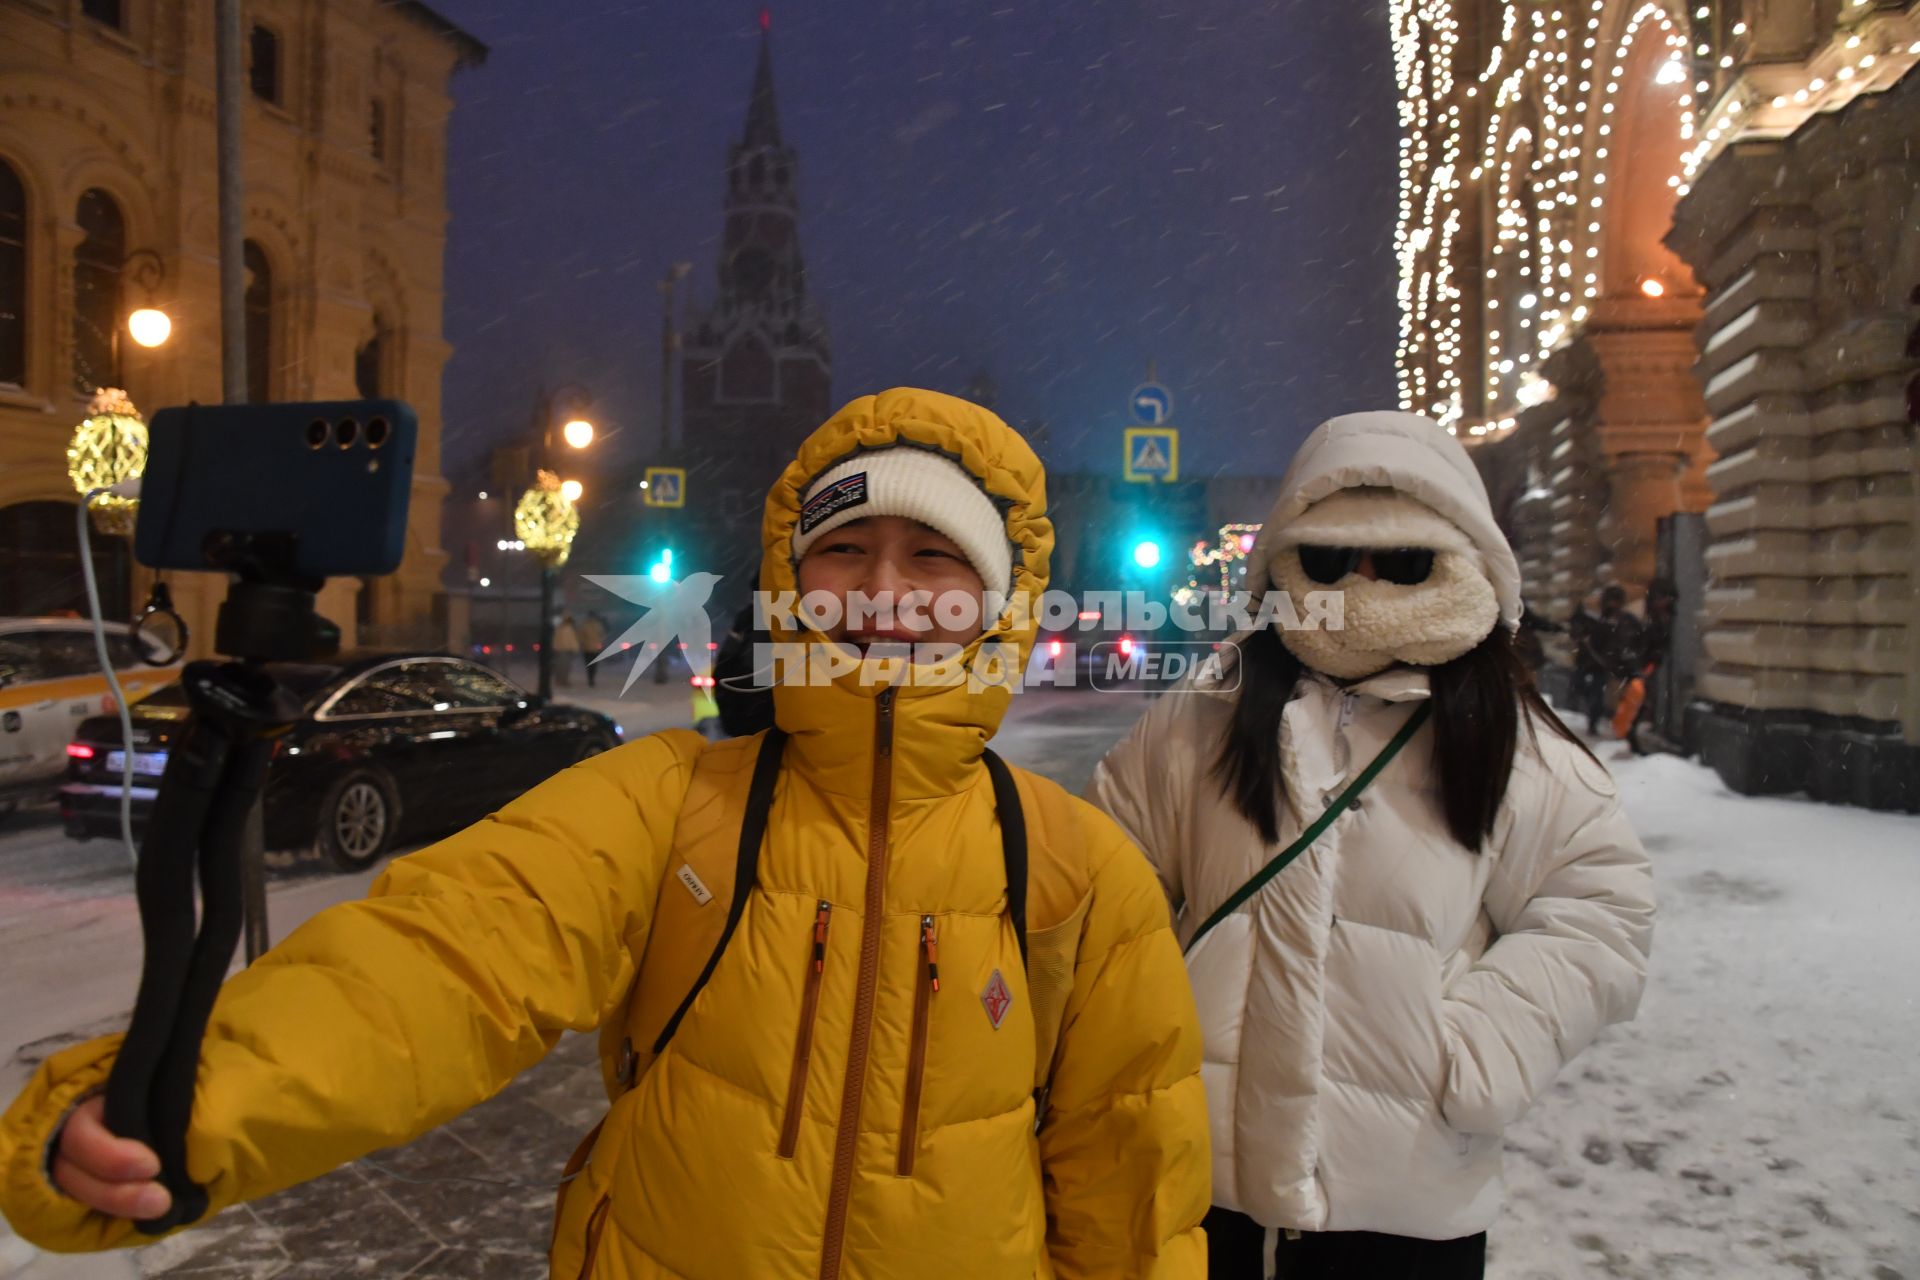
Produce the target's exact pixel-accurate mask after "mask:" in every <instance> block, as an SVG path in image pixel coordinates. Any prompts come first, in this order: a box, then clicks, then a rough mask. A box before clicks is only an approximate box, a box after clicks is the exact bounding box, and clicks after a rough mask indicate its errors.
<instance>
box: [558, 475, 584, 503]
mask: <svg viewBox="0 0 1920 1280" xmlns="http://www.w3.org/2000/svg"><path fill="white" fill-rule="evenodd" d="M585 492H586V490H585V489H583V488H582V487H581V485H580V482H579V481H578V480H563V481H561V482H560V496H561V497H563V498H565V499H566V500H567V501H568V502H578V501H580V495H581V494H582V493H585Z"/></svg>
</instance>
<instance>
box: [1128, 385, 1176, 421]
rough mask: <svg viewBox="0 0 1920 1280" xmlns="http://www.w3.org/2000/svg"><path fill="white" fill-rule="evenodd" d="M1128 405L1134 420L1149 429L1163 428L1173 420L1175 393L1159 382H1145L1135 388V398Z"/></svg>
mask: <svg viewBox="0 0 1920 1280" xmlns="http://www.w3.org/2000/svg"><path fill="white" fill-rule="evenodd" d="M1127 403H1128V408H1129V409H1131V410H1132V412H1133V420H1134V421H1135V422H1143V423H1145V424H1146V425H1147V426H1149V427H1163V426H1165V425H1166V424H1167V423H1168V422H1170V421H1172V419H1173V392H1171V391H1169V390H1167V389H1166V388H1165V387H1163V386H1161V385H1160V384H1159V383H1157V382H1143V383H1141V384H1140V385H1139V386H1137V387H1135V388H1134V389H1133V398H1132V399H1131V400H1129V401H1128V402H1127Z"/></svg>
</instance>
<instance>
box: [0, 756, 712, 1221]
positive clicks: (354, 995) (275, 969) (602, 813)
mask: <svg viewBox="0 0 1920 1280" xmlns="http://www.w3.org/2000/svg"><path fill="white" fill-rule="evenodd" d="M699 750H700V739H699V738H698V737H697V736H696V735H694V734H691V733H686V732H684V731H679V732H674V733H670V734H660V735H656V736H654V737H651V738H646V739H642V740H640V741H638V742H635V743H633V744H631V745H630V746H627V747H624V748H621V749H620V750H617V751H613V752H609V753H607V754H605V755H601V756H597V757H595V758H594V759H592V760H590V761H588V762H586V763H583V764H580V765H576V766H575V767H573V768H571V769H567V770H565V771H563V772H561V773H560V774H559V775H557V776H556V777H554V778H552V779H550V780H548V781H547V782H545V783H543V784H541V785H540V786H538V787H536V788H534V789H533V790H532V791H530V792H528V793H527V794H526V795H524V796H522V797H520V798H519V799H518V800H516V801H514V802H513V803H512V804H510V805H508V806H507V807H506V808H505V809H503V810H501V811H500V812H498V813H496V814H494V815H492V816H491V817H489V818H487V819H485V820H483V821H481V822H478V823H475V824H474V825H473V826H471V827H468V828H467V829H466V830H464V831H462V832H460V833H459V834H457V835H454V836H452V837H450V838H448V839H446V840H443V841H441V842H440V843H438V844H435V845H432V846H430V847H429V848H427V849H424V850H422V851H421V852H419V853H416V854H412V855H410V856H408V857H404V858H400V859H397V860H395V861H394V862H393V863H392V865H391V866H389V867H388V869H387V870H386V872H385V873H384V874H383V875H382V876H381V877H380V878H379V879H378V880H376V881H375V882H374V884H373V886H372V888H371V890H370V891H369V895H368V896H367V897H366V898H365V899H363V900H361V901H358V902H350V903H343V904H341V905H340V906H337V907H333V908H331V909H329V910H327V911H323V912H321V913H320V914H319V915H317V916H315V917H314V918H313V919H311V920H309V921H308V922H307V923H306V924H304V925H302V926H301V927H300V928H299V929H297V930H296V931H295V932H294V933H293V934H292V935H291V936H290V937H288V938H287V939H286V940H285V941H284V942H282V943H281V944H280V945H279V946H277V947H275V948H273V950H271V951H269V952H268V953H267V954H266V955H264V956H262V957H261V958H260V959H259V960H258V961H257V962H256V963H255V964H254V965H253V966H252V967H251V968H248V969H246V970H244V971H243V972H241V973H239V974H237V975H235V976H234V977H233V978H232V979H231V980H230V981H229V982H228V983H227V984H226V986H224V987H223V988H222V989H221V992H220V997H219V1000H218V1001H217V1003H216V1004H215V1006H214V1010H213V1017H212V1020H211V1021H210V1022H209V1024H208V1027H207V1033H206V1038H205V1040H204V1041H203V1043H202V1047H201V1056H200V1071H199V1078H198V1083H197V1085H196V1089H195V1094H194V1110H193V1124H192V1127H191V1129H190V1131H189V1133H188V1135H187V1170H188V1173H189V1175H190V1176H191V1177H192V1178H193V1179H194V1181H196V1182H197V1183H199V1184H201V1185H202V1186H204V1187H206V1188H207V1190H208V1193H209V1196H210V1199H211V1207H210V1209H209V1216H211V1214H212V1213H216V1212H218V1211H219V1210H220V1209H222V1208H224V1207H226V1206H227V1205H229V1204H233V1203H235V1202H237V1201H241V1200H250V1199H254V1198H256V1197H259V1196H263V1195H267V1194H269V1193H271V1192H274V1191H278V1190H280V1189H282V1188H284V1187H288V1186H291V1185H293V1184H295V1183H298V1182H303V1181H305V1180H307V1179H310V1178H314V1177H317V1176H318V1175H320V1174H322V1173H325V1172H326V1171H327V1170H329V1169H332V1168H335V1167H336V1166H338V1165H341V1164H343V1163H345V1162H347V1161H349V1160H353V1159H355V1158H357V1157H359V1156H361V1155H364V1154H366V1153H367V1152H369V1151H373V1150H376V1149H379V1148H383V1147H390V1146H396V1145H399V1144H401V1143H404V1142H407V1141H410V1140H411V1139H413V1138H415V1137H417V1136H418V1135H420V1134H421V1133H424V1132H425V1131H426V1130H428V1129H431V1128H433V1127H434V1126H435V1125H438V1124H441V1123H443V1122H444V1121H446V1120H448V1119H451V1118H452V1117H453V1116H455V1115H458V1114H459V1113H460V1112H462V1111H464V1110H466V1109H467V1108H468V1107H471V1106H473V1105H474V1104H475V1103H478V1102H481V1101H484V1100H485V1099H487V1098H489V1097H491V1096H492V1095H493V1094H495V1093H497V1092H498V1091H499V1090H500V1089H502V1088H503V1087H505V1086H506V1084H507V1083H508V1082H509V1081H511V1080H512V1079H513V1077H514V1076H515V1075H517V1074H518V1073H520V1072H521V1071H523V1070H525V1069H526V1068H527V1067H529V1066H531V1065H532V1064H534V1063H535V1062H537V1061H539V1060H540V1058H541V1057H543V1056H544V1055H545V1054H546V1052H547V1051H548V1050H549V1049H551V1048H552V1047H553V1045H554V1044H555V1043H556V1042H557V1041H558V1040H559V1038H560V1036H561V1034H562V1033H563V1032H566V1031H569V1030H575V1031H581V1030H586V1029H589V1028H591V1027H593V1026H595V1025H597V1024H598V1023H599V1022H600V1021H601V1019H602V1017H603V1016H604V1015H605V1014H606V1013H607V1012H608V1011H609V1010H610V1009H611V1007H612V1005H613V1004H614V1003H615V1002H616V1001H618V1000H619V999H620V998H621V997H622V996H623V995H624V994H625V992H626V988H627V986H628V984H629V982H630V981H631V979H632V974H633V964H634V961H633V959H632V957H633V956H635V955H638V954H640V952H641V950H642V948H643V947H644V945H645V936H646V930H647V928H648V925H649V922H650V917H651V913H652V908H653V903H654V900H655V897H656V895H657V892H658V887H659V884H660V879H661V876H662V875H663V867H664V864H665V860H666V856H667V851H668V849H669V848H670V846H671V843H672V837H673V826H674V822H675V820H676V818H677V816H678V814H679V809H680V802H681V800H682V798H683V797H684V795H685V792H686V786H687V780H688V776H689V774H690V771H691V767H692V764H693V761H694V759H695V757H696V756H697V755H698V753H699ZM447 785H450V786H458V785H460V779H459V778H457V777H451V778H449V779H447ZM119 1042H120V1037H119V1036H108V1037H105V1038H102V1039H100V1040H95V1041H92V1042H90V1043H87V1044H83V1045H78V1046H76V1047H74V1048H72V1049H69V1050H66V1051H65V1052H63V1053H59V1054H56V1055H54V1056H53V1057H52V1058H49V1059H48V1060H47V1061H46V1062H45V1063H43V1064H42V1065H41V1067H40V1070H39V1072H38V1073H37V1074H36V1075H35V1077H34V1079H33V1081H32V1082H31V1083H30V1084H29V1085H28V1087H27V1088H26V1090H25V1091H23V1092H22V1094H21V1095H20V1097H19V1098H17V1099H16V1100H15V1101H14V1103H13V1105H12V1106H11V1107H10V1108H9V1109H8V1111H7V1113H6V1116H5V1118H4V1120H3V1121H0V1207H4V1209H5V1212H6V1217H7V1219H8V1220H9V1221H10V1222H12V1223H13V1225H14V1227H15V1228H16V1229H17V1230H18V1231H19V1232H20V1234H21V1235H22V1236H25V1237H26V1238H27V1239H28V1240H30V1241H32V1242H33V1243H35V1244H37V1245H40V1246H41V1247H43V1248H48V1249H54V1250H60V1251H77V1250H87V1249H102V1248H110V1247H114V1246H116V1245H125V1244H143V1243H146V1242H147V1241H148V1240H149V1237H146V1236H144V1235H140V1234H139V1233H137V1232H136V1230H135V1228H134V1226H133V1224H132V1223H131V1222H130V1221H128V1220H126V1219H124V1218H110V1217H107V1216H105V1215H104V1214H101V1213H97V1212H94V1211H93V1210H91V1209H88V1208H87V1207H86V1206H84V1205H82V1204H81V1203H80V1202H79V1201H77V1200H74V1199H72V1198H70V1197H69V1196H66V1195H64V1194H62V1193H61V1192H60V1190H59V1189H58V1188H57V1187H56V1186H55V1185H54V1184H53V1183H52V1182H51V1181H50V1180H49V1178H48V1154H49V1153H48V1148H49V1144H50V1143H51V1142H52V1141H53V1140H54V1139H55V1137H56V1136H57V1135H58V1133H59V1130H60V1126H61V1124H62V1122H63V1121H64V1120H65V1118H66V1117H67V1115H68V1113H69V1112H70V1111H71V1110H72V1109H73V1108H74V1107H75V1105H76V1104H77V1103H79V1102H80V1101H81V1100H83V1099H85V1098H86V1097H88V1096H89V1095H90V1094H92V1093H94V1092H97V1091H98V1090H100V1089H101V1088H103V1087H104V1086H105V1083H106V1080H107V1076H108V1074H109V1072H110V1071H111V1070H112V1067H113V1058H114V1053H115V1051H116V1050H117V1048H118V1046H119Z"/></svg>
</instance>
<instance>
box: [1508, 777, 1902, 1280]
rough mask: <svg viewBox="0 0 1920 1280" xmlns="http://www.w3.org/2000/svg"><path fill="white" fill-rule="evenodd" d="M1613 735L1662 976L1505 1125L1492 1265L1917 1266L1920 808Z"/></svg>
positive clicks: (1539, 1268)
mask: <svg viewBox="0 0 1920 1280" xmlns="http://www.w3.org/2000/svg"><path fill="white" fill-rule="evenodd" d="M1600 754H1601V757H1602V759H1604V760H1605V761H1606V762H1607V764H1608V765H1609V767H1611V768H1612V769H1613V770H1614V774H1615V777H1616V778H1617V779H1618V780H1619V783H1620V787H1621V792H1622V796H1623V798H1624V800H1625V803H1626V806H1627V809H1628V812H1629V813H1630V814H1631V815H1632V817H1633V819H1634V823H1635V825H1636V827H1637V828H1638V829H1639V832H1640V835H1641V839H1642V840H1643V841H1644V842H1645V843H1646V846H1647V849H1648V851H1649V852H1650V853H1651V855H1652V858H1653V864H1654V870H1655V876H1656V881H1657V885H1658V891H1659V915H1658V919H1657V923H1656V924H1655V926H1654V954H1653V969H1652V976H1651V979H1650V981H1649V983H1648V988H1647V994H1646V998H1645V1000H1644V1001H1643V1003H1642V1005H1641V1008H1640V1016H1639V1018H1638V1019H1637V1020H1636V1021H1635V1022H1633V1023H1631V1024H1629V1025H1626V1026H1623V1027H1616V1028H1613V1029H1612V1030H1610V1031H1609V1032H1608V1033H1607V1034H1606V1035H1605V1036H1604V1037H1603V1038H1602V1040H1601V1041H1600V1043H1599V1044H1597V1045H1596V1046H1595V1047H1594V1048H1592V1049H1591V1050H1589V1051H1588V1053H1587V1054H1586V1055H1585V1056H1584V1057H1582V1058H1581V1059H1580V1060H1579V1061H1578V1062H1576V1063H1575V1064H1574V1066H1573V1067H1572V1069H1571V1070H1569V1071H1568V1072H1566V1073H1565V1074H1564V1075H1563V1076H1562V1078H1561V1079H1560V1080H1559V1081H1557V1082H1556V1083H1555V1085H1554V1087H1553V1090H1552V1093H1551V1095H1550V1096H1549V1097H1547V1098H1546V1099H1544V1100H1543V1101H1542V1102H1541V1103H1540V1105H1539V1106H1537V1107H1536V1108H1535V1109H1534V1111H1533V1113H1532V1114H1531V1115H1530V1116H1528V1117H1527V1119H1526V1120H1525V1121H1524V1122H1523V1123H1522V1124H1521V1125H1519V1126H1518V1127H1517V1128H1516V1129H1515V1130H1514V1131H1513V1132H1512V1133H1511V1134H1509V1136H1508V1154H1507V1183H1508V1187H1509V1189H1510V1194H1511V1202H1510V1208H1509V1210H1508V1213H1507V1216H1506V1218H1505V1219H1504V1220H1503V1222H1502V1223H1501V1225H1500V1226H1499V1227H1498V1228H1497V1229H1496V1230H1495V1232H1494V1236H1493V1242H1494V1262H1493V1265H1492V1267H1491V1269H1490V1274H1491V1275H1493V1276H1496V1277H1501V1278H1502V1280H1537V1278H1544V1277H1562V1276H1584V1275H1595V1276H1623V1277H1636V1278H1637V1277H1662V1278H1664V1277H1676V1278H1679V1277H1716V1278H1718V1277H1729V1278H1739V1280H1745V1278H1747V1277H1768V1276H1780V1277H1799V1278H1811V1280H1836V1278H1838V1277H1848V1278H1853V1277H1860V1278H1862V1280H1897V1278H1902V1277H1904V1278H1905V1280H1915V1277H1920V1069H1916V1066H1915V1058H1916V1055H1920V819H1915V818H1913V817H1900V816H1894V815H1889V814H1876V813H1867V812H1862V811H1860V810H1857V809H1843V808H1837V807H1833V806H1828V805H1818V804H1810V803H1807V802H1805V801H1799V800H1778V799H1746V798H1741V797H1737V796H1734V795H1732V794H1731V793H1729V792H1728V791H1727V790H1726V789H1725V788H1724V787H1723V786H1721V784H1720V782H1719V779H1718V778H1716V777H1715V776H1714V774H1713V773H1711V772H1710V771H1708V770H1706V769H1703V768H1701V767H1699V766H1698V765H1696V764H1693V763H1691V762H1688V761H1685V760H1680V759H1677V758H1675V757H1672V756H1659V757H1653V758H1649V759H1634V758H1632V757H1626V758H1616V757H1617V756H1622V757H1623V756H1625V752H1624V751H1623V750H1622V749H1621V748H1620V747H1619V746H1618V745H1617V744H1607V745H1605V746H1602V747H1601V748H1600Z"/></svg>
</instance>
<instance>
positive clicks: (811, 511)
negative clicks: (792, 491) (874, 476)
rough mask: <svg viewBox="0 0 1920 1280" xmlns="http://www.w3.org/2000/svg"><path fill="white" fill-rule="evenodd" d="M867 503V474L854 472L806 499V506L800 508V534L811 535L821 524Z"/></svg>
mask: <svg viewBox="0 0 1920 1280" xmlns="http://www.w3.org/2000/svg"><path fill="white" fill-rule="evenodd" d="M866 501H867V473H866V472H864V471H856V472H855V473H854V474H852V475H850V476H848V477H847V478H846V479H844V480H835V481H834V482H833V483H832V484H830V485H828V486H827V487H826V488H824V489H822V490H821V491H820V492H818V493H816V494H814V495H813V496H812V497H811V498H808V499H807V505H806V506H804V507H802V508H800V532H802V533H812V532H813V531H814V529H815V528H816V527H818V526H819V525H820V524H821V522H823V521H825V520H827V519H830V518H831V517H833V516H834V515H836V514H838V513H839V512H842V511H845V510H846V509H847V508H848V507H860V506H865V505H866Z"/></svg>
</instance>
